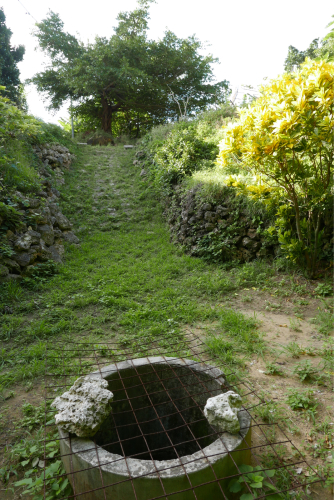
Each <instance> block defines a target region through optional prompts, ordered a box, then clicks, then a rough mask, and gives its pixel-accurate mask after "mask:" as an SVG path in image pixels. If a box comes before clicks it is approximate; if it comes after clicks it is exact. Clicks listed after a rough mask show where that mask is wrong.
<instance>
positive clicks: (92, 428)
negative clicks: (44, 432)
mask: <svg viewBox="0 0 334 500" xmlns="http://www.w3.org/2000/svg"><path fill="white" fill-rule="evenodd" d="M107 387H108V382H107V381H106V380H104V379H103V378H97V377H92V376H90V375H88V376H86V377H80V378H78V380H76V381H75V383H74V384H73V385H72V387H71V388H70V389H69V390H68V391H67V392H64V394H62V395H61V396H59V397H57V398H56V399H55V400H54V401H53V402H52V405H51V406H52V407H53V408H56V409H57V410H58V413H57V414H56V415H55V420H56V424H57V425H59V426H61V427H62V428H63V429H65V430H66V431H68V432H72V433H74V434H76V435H77V436H79V437H88V436H93V435H94V434H95V433H96V432H97V431H98V429H99V428H100V426H101V424H102V422H103V421H104V420H105V418H106V417H107V416H108V414H109V413H110V406H109V402H110V401H111V400H112V399H113V393H112V392H111V391H109V390H108V389H107Z"/></svg>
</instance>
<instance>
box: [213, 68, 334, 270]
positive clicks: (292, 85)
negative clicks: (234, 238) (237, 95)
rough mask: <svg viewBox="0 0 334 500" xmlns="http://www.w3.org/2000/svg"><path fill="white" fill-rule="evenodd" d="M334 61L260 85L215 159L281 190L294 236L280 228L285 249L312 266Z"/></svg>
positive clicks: (330, 143) (327, 154) (330, 133)
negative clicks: (291, 215) (290, 211)
mask: <svg viewBox="0 0 334 500" xmlns="http://www.w3.org/2000/svg"><path fill="white" fill-rule="evenodd" d="M333 151H334V63H330V62H326V61H311V60H310V59H307V60H306V61H305V63H304V64H303V65H302V66H301V69H300V70H299V71H298V72H296V73H294V74H283V75H281V76H279V77H278V78H276V79H274V80H272V81H270V82H269V83H268V84H267V85H265V86H263V87H262V89H261V97H260V98H259V99H257V100H256V101H255V102H254V103H253V104H252V106H251V107H250V108H248V109H246V110H242V111H241V115H240V119H239V120H238V121H237V122H235V123H232V124H231V125H230V126H228V127H226V128H225V135H224V138H223V140H222V141H221V143H220V154H219V163H220V165H221V166H223V167H226V166H228V164H229V162H230V161H231V160H232V161H238V162H239V166H240V168H241V169H242V170H245V171H248V172H252V173H255V174H257V175H260V176H261V179H262V181H263V182H264V183H266V184H267V185H269V186H270V187H272V188H276V189H280V190H281V191H283V192H284V195H285V197H286V200H287V204H288V205H290V206H291V207H293V209H294V212H295V213H294V216H295V226H296V235H297V237H296V238H294V237H293V235H292V234H291V232H290V233H289V232H287V231H286V232H283V231H281V232H280V239H281V244H282V246H283V249H285V250H286V252H287V254H288V256H290V257H291V258H292V259H294V260H297V259H298V258H299V259H301V258H304V259H306V261H307V266H308V269H309V272H310V274H311V275H312V276H313V275H314V273H315V270H316V262H317V256H318V250H319V246H320V240H321V236H322V231H321V225H322V223H323V216H324V212H325V210H326V207H327V206H328V198H329V196H330V192H331V189H332V186H333V179H332V169H333Z"/></svg>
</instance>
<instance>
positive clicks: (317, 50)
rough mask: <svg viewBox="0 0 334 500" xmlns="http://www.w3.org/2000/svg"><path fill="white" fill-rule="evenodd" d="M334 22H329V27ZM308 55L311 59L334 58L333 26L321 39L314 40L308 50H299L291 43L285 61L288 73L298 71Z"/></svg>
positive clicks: (330, 59)
mask: <svg viewBox="0 0 334 500" xmlns="http://www.w3.org/2000/svg"><path fill="white" fill-rule="evenodd" d="M332 17H334V16H332ZM333 24H334V21H332V22H331V23H329V24H328V25H327V28H329V27H330V26H332V25H333ZM307 57H309V58H310V59H317V58H321V59H327V60H329V61H333V60H334V28H332V29H331V30H330V32H329V33H328V34H327V35H326V36H325V37H324V38H323V39H322V40H320V41H319V38H316V39H315V40H313V41H312V42H311V43H310V46H309V47H308V48H307V49H306V50H298V49H296V47H294V46H293V45H290V46H289V49H288V55H287V57H286V59H285V61H284V69H285V71H287V72H288V73H292V72H293V71H297V70H298V69H299V68H300V65H301V64H302V63H303V62H304V61H305V59H306V58H307Z"/></svg>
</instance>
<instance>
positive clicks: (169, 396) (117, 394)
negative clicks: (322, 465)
mask: <svg viewBox="0 0 334 500" xmlns="http://www.w3.org/2000/svg"><path fill="white" fill-rule="evenodd" d="M153 356H159V357H161V358H162V359H160V364H159V369H158V368H157V366H156V365H155V363H153V362H152V357H153ZM139 358H141V359H142V358H146V361H147V363H146V365H145V369H144V370H140V369H139V368H138V364H137V363H136V360H138V359H139ZM171 358H177V359H179V360H181V362H182V361H184V360H191V361H192V364H189V362H188V361H185V362H186V363H188V369H189V370H190V371H191V374H192V378H191V379H189V377H188V376H185V375H184V372H183V371H182V370H181V371H180V370H176V369H175V366H174V365H173V364H171V362H170V359H171ZM125 360H128V366H131V367H132V371H131V372H129V371H126V372H124V373H123V372H122V370H119V367H121V366H122V362H124V361H125ZM111 364H113V365H115V366H116V372H117V378H116V382H115V383H114V385H113V386H112V387H111V388H110V390H112V392H113V394H114V400H113V401H112V402H111V405H110V406H111V408H110V417H109V418H108V420H107V424H106V425H105V424H103V425H104V426H102V428H101V429H100V430H99V431H98V433H97V434H96V435H95V436H94V437H93V438H91V440H90V441H89V442H88V445H86V448H85V451H86V452H88V453H91V456H92V454H93V458H95V460H94V459H93V460H92V461H91V463H90V464H89V465H82V464H81V465H79V466H78V464H77V462H76V460H75V456H74V455H75V453H76V450H75V446H74V448H73V443H74V441H73V440H77V438H76V436H75V435H71V434H67V433H66V437H64V436H65V435H62V436H60V440H62V439H64V440H66V442H67V443H68V448H66V450H65V451H64V447H62V452H61V453H60V455H59V456H58V457H54V458H58V459H62V460H63V462H64V463H67V464H68V467H67V472H68V476H67V477H68V478H69V480H70V482H71V484H72V486H73V494H72V495H70V496H68V497H66V498H77V499H84V500H85V499H93V498H101V499H104V500H108V499H109V498H113V499H114V498H122V494H121V496H115V494H114V493H115V491H122V488H123V487H124V492H125V491H127V492H129V491H130V492H131V493H130V494H126V493H125V494H124V496H123V498H124V499H126V500H128V499H130V498H131V499H132V498H133V499H135V500H141V499H145V500H153V499H154V500H157V499H158V498H161V499H165V500H167V499H171V500H179V499H181V500H183V499H188V498H189V499H192V498H193V499H195V500H201V499H202V498H210V499H212V500H216V499H217V500H218V499H219V500H220V499H224V500H227V499H231V498H239V496H234V497H233V495H231V493H230V492H229V491H228V489H227V487H226V484H228V482H229V481H230V480H232V479H233V478H240V477H241V476H243V473H244V472H245V471H241V470H240V468H239V466H240V463H242V461H240V458H238V457H240V453H244V456H247V457H248V461H247V462H246V463H248V464H250V461H249V458H250V457H251V464H252V465H253V466H258V471H260V470H261V471H262V472H263V473H264V475H265V476H267V474H266V471H268V470H272V469H281V471H283V470H284V471H285V474H287V475H289V476H290V479H291V485H292V486H291V487H290V489H289V490H288V489H282V490H279V491H280V493H282V494H283V495H282V496H281V498H285V495H284V494H286V493H288V491H292V490H294V491H298V492H300V493H301V495H303V492H304V491H305V489H306V486H307V485H310V484H314V483H315V482H319V481H321V480H322V478H321V477H320V476H319V475H318V474H317V473H316V471H314V470H312V469H311V468H310V465H309V464H308V463H307V462H306V461H305V460H304V459H303V458H302V455H301V454H300V453H299V451H298V450H297V449H296V447H295V446H294V445H293V443H292V442H291V440H290V439H289V438H288V437H287V435H286V433H285V432H284V430H283V429H282V428H281V427H280V426H279V425H278V424H277V423H258V422H257V421H256V419H255V417H254V415H253V410H254V408H255V407H256V406H258V405H263V404H266V402H265V401H263V400H262V399H261V397H260V396H258V395H257V394H256V393H255V391H254V388H253V387H251V386H250V384H249V383H248V382H247V380H241V379H239V378H238V377H237V376H236V374H235V373H234V372H233V371H232V370H231V369H230V368H227V367H225V368H226V369H224V365H223V364H222V363H221V361H220V360H219V359H218V358H217V357H215V356H214V355H213V354H212V352H211V351H210V349H209V348H208V346H207V345H206V344H205V343H204V342H203V341H202V339H200V338H199V337H198V336H196V335H194V334H193V333H192V332H189V333H188V334H187V335H186V336H185V337H183V338H182V339H181V340H180V338H178V339H176V340H175V343H174V344H173V345H171V343H170V342H168V343H166V341H165V340H164V338H163V337H161V338H157V337H155V338H154V341H148V342H146V343H145V341H143V340H142V339H140V340H138V341H131V342H127V341H125V342H122V341H120V342H103V343H89V342H85V340H83V341H82V342H73V343H70V342H66V343H63V342H58V343H57V342H53V345H52V350H50V351H49V352H47V353H46V370H45V401H46V405H45V408H46V414H45V445H44V464H45V465H44V477H46V475H45V471H47V467H48V464H49V461H48V457H47V455H48V443H49V442H51V441H52V440H53V439H54V438H53V437H52V431H53V432H54V431H55V430H56V427H55V424H54V423H53V416H54V413H55V411H54V410H52V409H51V408H50V403H51V402H52V401H53V400H54V399H55V397H56V396H58V395H60V394H62V393H64V392H65V391H66V390H68V389H69V388H70V387H71V386H72V385H73V383H74V381H75V380H76V379H77V378H78V377H80V376H85V375H88V374H89V373H92V372H96V371H97V372H99V373H100V374H101V377H102V374H103V372H104V371H105V370H106V367H108V366H109V365H111ZM164 366H165V368H164ZM203 367H204V368H205V369H206V370H207V371H210V370H212V374H211V378H212V379H216V378H217V370H216V369H215V368H213V367H218V368H219V369H221V370H222V371H223V372H224V373H225V376H226V379H227V384H228V385H226V386H221V389H222V391H223V392H226V391H227V390H234V391H237V392H238V393H240V394H241V395H242V398H243V407H242V408H243V409H244V410H245V412H247V414H248V415H249V416H250V419H251V420H250V421H251V424H250V426H251V433H252V437H253V438H252V440H251V439H250V438H249V434H247V433H246V432H244V433H242V431H243V429H241V433H240V436H241V435H243V437H242V439H241V440H240V441H241V444H240V445H239V447H238V449H237V450H234V451H233V450H232V451H229V450H228V449H227V447H226V440H225V439H224V434H226V433H219V432H217V430H216V429H215V428H213V427H212V426H210V425H209V423H208V422H207V419H206V417H205V416H204V413H203V409H204V404H203V401H204V402H205V401H206V400H207V399H208V398H210V397H212V396H215V395H216V394H217V391H215V390H213V388H212V384H210V383H208V382H205V380H203V378H201V377H199V375H198V373H199V371H198V369H196V368H202V369H203ZM218 371H219V370H218ZM273 431H275V433H273ZM273 436H276V437H275V438H273ZM277 436H279V438H277ZM216 440H219V441H220V442H221V443H222V445H223V447H224V450H225V451H226V453H227V455H228V457H229V463H230V464H231V465H232V469H231V467H230V469H229V470H228V471H227V473H225V474H222V473H218V474H217V470H216V469H215V468H214V467H213V465H212V464H213V463H214V458H215V457H214V456H213V455H214V452H213V451H212V450H211V452H209V451H208V450H209V449H211V447H208V446H207V445H208V443H212V442H213V441H216ZM281 445H286V446H289V447H291V449H292V450H293V451H295V453H294V455H295V456H296V457H299V458H296V459H295V460H294V461H292V462H291V463H289V464H288V465H287V464H286V463H283V462H282V460H280V459H279V455H278V449H279V447H280V446H281ZM100 446H102V447H103V448H104V450H106V451H108V452H109V453H110V455H109V458H108V459H107V460H106V459H105V458H104V459H103V463H101V460H100V456H101V455H100V452H98V450H100ZM210 453H211V454H210ZM215 453H216V454H217V451H216V452H215ZM266 453H270V454H271V456H273V457H274V458H275V457H276V459H277V460H276V461H275V463H276V464H278V465H276V466H275V467H272V466H271V467H270V468H269V467H264V466H262V465H260V464H261V462H260V460H259V458H260V456H263V455H264V454H266ZM94 454H95V455H94ZM185 455H187V458H186V459H185V458H184V457H185ZM190 455H191V457H190V458H189V456H190ZM105 456H106V455H103V457H105ZM182 457H183V458H182ZM54 458H53V459H54ZM131 459H140V460H143V461H145V463H146V464H150V465H151V470H150V471H149V472H147V470H146V469H145V468H143V471H142V472H141V473H138V471H137V472H136V474H134V473H133V462H132V461H131ZM165 460H173V462H169V464H168V467H169V468H170V467H172V468H173V467H175V468H177V469H178V470H180V469H182V471H183V473H184V482H183V486H182V489H179V490H177V491H175V490H173V489H172V490H171V489H170V488H169V487H168V486H166V480H165V478H166V467H167V466H166V462H164V461H165ZM191 460H193V461H194V462H196V461H201V462H202V463H203V460H204V461H205V462H206V464H207V470H208V471H209V475H208V474H206V475H205V479H203V482H201V481H200V482H198V479H195V481H194V479H193V477H194V476H193V475H192V474H191V473H189V470H190V469H189V466H190V465H191ZM118 461H119V464H120V465H123V466H125V467H126V472H127V474H126V476H124V477H119V478H118V479H117V478H116V479H113V480H112V481H110V479H107V480H106V478H105V475H104V473H103V471H104V470H105V468H106V467H107V468H108V465H112V466H115V465H116V466H117V462H118ZM185 462H187V466H185ZM75 464H76V465H75ZM131 464H132V465H131ZM171 464H172V465H171ZM194 465H195V464H194ZM238 465H239V466H238ZM168 467H167V468H168ZM296 467H309V468H310V469H311V470H312V479H311V478H309V479H308V480H307V482H305V481H303V480H301V478H298V477H297V476H296ZM92 469H95V470H94V471H92ZM92 472H94V475H95V478H97V479H95V480H94V484H91V483H89V481H88V480H87V481H86V484H85V486H84V489H83V490H82V489H81V491H80V492H78V491H76V486H75V485H76V484H78V482H77V480H78V477H77V476H76V475H80V478H81V479H80V480H79V483H80V484H81V483H82V481H83V482H85V478H88V477H90V476H91V475H92V474H91V473H92ZM97 472H98V474H97ZM313 474H314V475H313ZM64 476H65V474H64ZM153 476H154V477H155V479H156V482H158V484H159V485H160V486H159V488H160V491H158V493H157V490H154V489H153V490H152V492H150V490H149V488H148V489H147V488H146V491H145V492H143V491H142V488H143V486H142V484H143V482H142V481H141V480H143V479H145V477H147V478H152V477H153ZM268 476H270V477H268ZM268 476H267V477H266V478H265V480H266V482H267V484H268V483H270V484H271V485H274V482H273V480H272V478H271V477H272V474H271V473H270V474H269V473H268ZM203 477H204V476H203ZM273 479H275V477H274V478H273ZM213 486H214V489H212V487H213ZM129 487H130V490H129ZM243 487H244V488H247V490H248V494H249V497H248V499H249V500H251V499H252V498H254V499H255V498H258V499H260V498H269V499H270V498H273V499H274V498H275V500H276V498H278V497H274V496H273V495H275V494H276V495H277V493H278V490H277V489H276V490H275V488H272V489H271V490H270V489H269V490H268V488H267V490H268V491H267V492H266V493H264V492H262V491H263V490H261V492H262V493H261V492H259V493H257V496H254V494H253V493H252V491H254V489H251V488H250V487H249V485H248V483H247V482H245V483H244V484H243ZM81 488H82V487H81ZM47 489H48V487H47V481H46V480H45V483H44V498H47V496H48V491H47ZM206 491H207V492H208V495H209V496H208V495H207V494H206V493H205V492H206ZM212 491H214V494H213V495H214V496H212V493H210V492H212ZM305 498H306V496H305ZM308 498H309V497H308Z"/></svg>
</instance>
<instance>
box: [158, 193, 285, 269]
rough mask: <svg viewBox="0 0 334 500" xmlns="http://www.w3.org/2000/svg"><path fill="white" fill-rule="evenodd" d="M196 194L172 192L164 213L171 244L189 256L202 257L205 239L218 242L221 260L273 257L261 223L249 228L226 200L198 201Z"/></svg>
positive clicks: (273, 250)
mask: <svg viewBox="0 0 334 500" xmlns="http://www.w3.org/2000/svg"><path fill="white" fill-rule="evenodd" d="M200 190H201V186H197V187H196V188H193V189H191V190H189V191H187V192H186V193H185V194H182V193H178V188H176V190H175V196H174V197H173V199H172V200H170V202H169V205H168V208H167V209H166V211H165V215H166V217H167V220H168V223H169V225H170V230H171V235H172V239H173V240H174V241H176V242H179V243H181V244H182V245H184V247H185V248H186V250H187V251H188V252H189V253H191V254H192V255H202V254H203V252H204V250H203V245H202V243H203V239H204V238H205V237H208V236H209V237H210V238H211V239H212V240H213V241H218V239H219V242H220V245H221V247H222V254H221V257H222V260H231V259H238V260H241V261H250V260H252V259H255V258H257V257H264V256H271V255H272V256H274V255H275V254H276V253H277V251H278V245H276V246H275V245H268V242H267V241H265V240H264V238H263V236H262V235H261V230H263V229H264V227H265V223H263V224H261V225H260V226H258V227H257V226H256V225H254V224H252V222H251V220H250V218H249V216H248V217H247V212H246V211H242V210H241V211H236V210H235V207H233V206H231V203H230V202H229V200H228V198H227V199H226V200H225V201H224V202H223V203H222V201H219V202H210V203H209V202H206V201H203V200H201V196H200ZM267 225H269V222H268V224H267Z"/></svg>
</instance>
